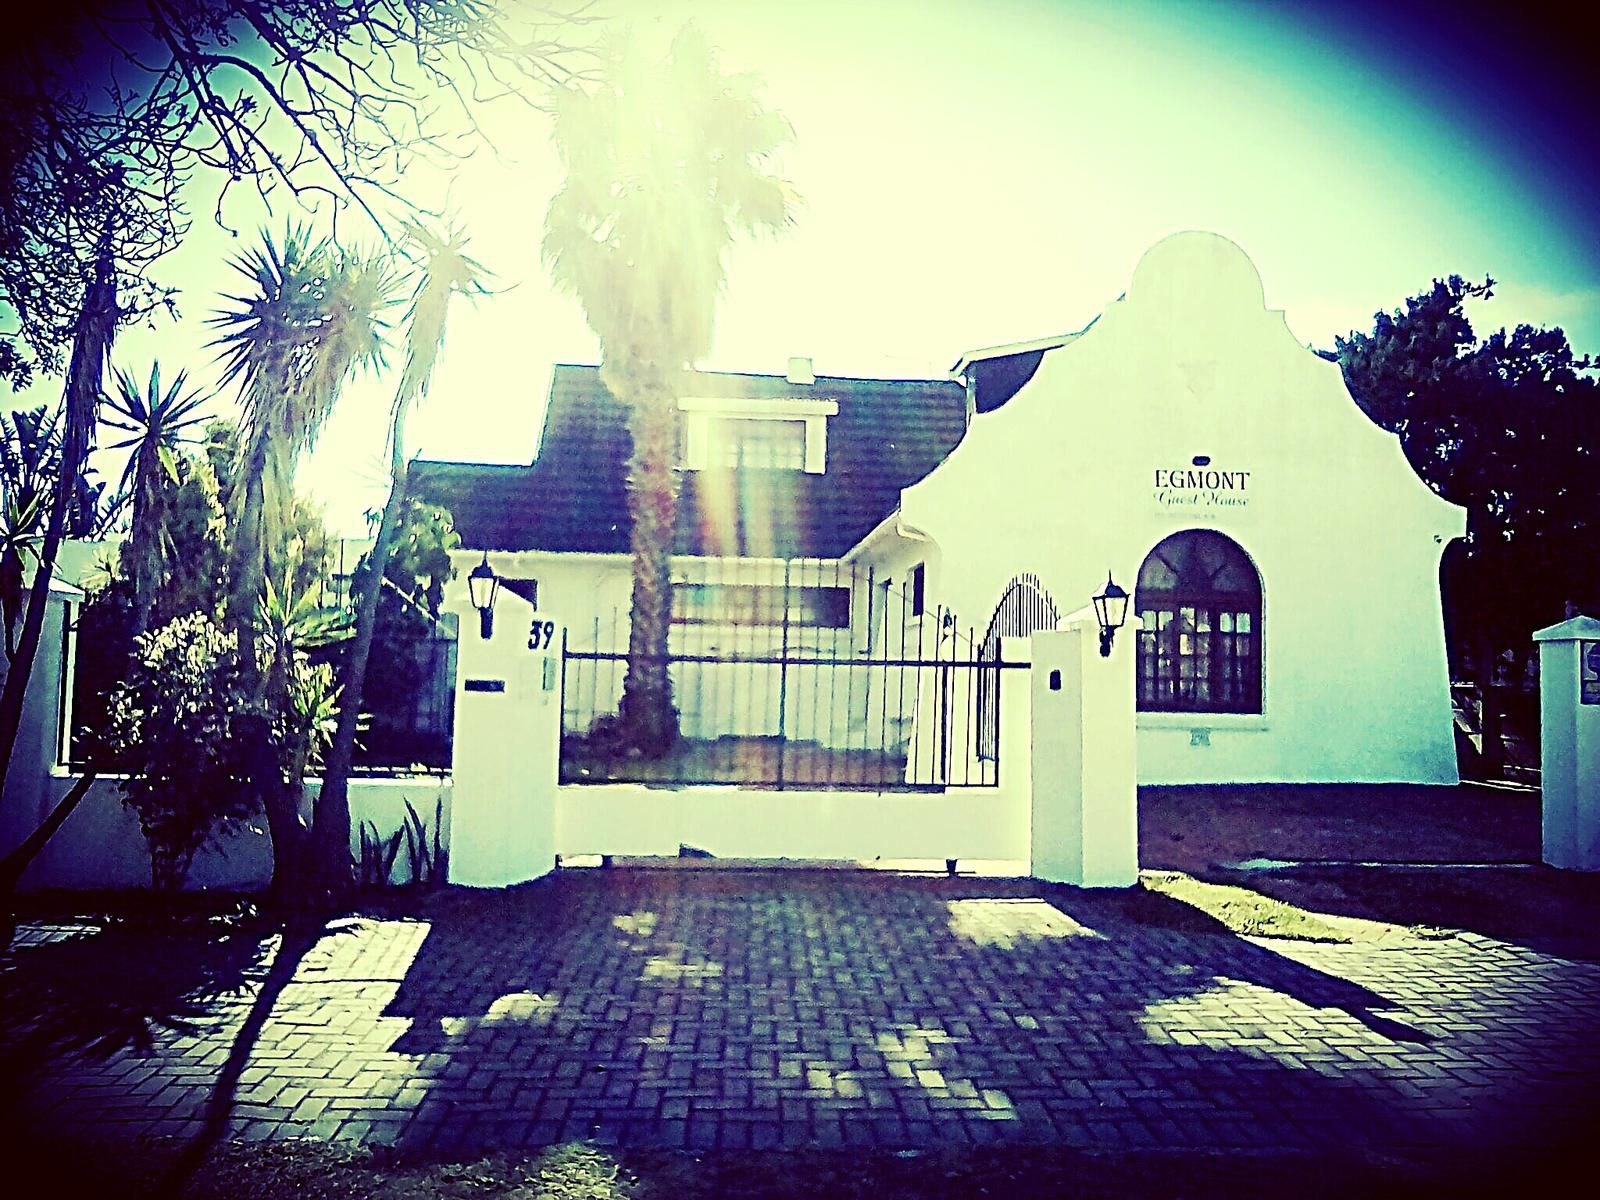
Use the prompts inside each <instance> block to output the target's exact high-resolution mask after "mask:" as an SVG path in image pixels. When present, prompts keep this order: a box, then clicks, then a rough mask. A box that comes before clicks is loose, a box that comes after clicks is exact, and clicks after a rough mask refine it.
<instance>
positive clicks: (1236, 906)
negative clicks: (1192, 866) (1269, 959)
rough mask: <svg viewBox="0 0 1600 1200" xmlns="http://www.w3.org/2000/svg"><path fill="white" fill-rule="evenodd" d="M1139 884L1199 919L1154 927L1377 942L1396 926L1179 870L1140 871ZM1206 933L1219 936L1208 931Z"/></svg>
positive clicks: (1326, 940)
mask: <svg viewBox="0 0 1600 1200" xmlns="http://www.w3.org/2000/svg"><path fill="white" fill-rule="evenodd" d="M1139 886H1140V888H1141V890H1143V891H1144V892H1146V893H1148V894H1151V895H1153V896H1159V897H1164V898H1165V899H1167V900H1175V901H1177V902H1178V903H1180V904H1182V905H1185V906H1187V907H1188V908H1190V909H1192V910H1194V911H1195V913H1196V914H1197V916H1198V918H1199V920H1197V921H1195V922H1193V923H1183V922H1182V915H1181V913H1180V915H1179V921H1178V922H1174V921H1171V920H1161V919H1160V918H1159V917H1158V918H1157V919H1156V921H1155V922H1154V923H1157V924H1168V925H1174V924H1181V925H1182V927H1184V928H1188V929H1191V930H1197V931H1200V930H1202V927H1210V926H1211V923H1212V922H1215V923H1216V924H1217V925H1221V926H1223V927H1224V928H1225V929H1226V930H1227V931H1228V932H1229V933H1233V934H1237V935H1239V936H1240V937H1267V938H1286V939H1291V940H1294V941H1301V942H1336V943H1351V942H1373V941H1377V940H1379V939H1380V938H1383V937H1386V936H1390V935H1393V934H1394V933H1395V932H1396V931H1397V930H1399V929H1400V928H1401V927H1400V926H1396V925H1390V924H1386V923H1383V922H1378V921H1367V920H1360V919H1357V918H1354V917H1341V916H1335V915H1333V914H1331V913H1320V912H1312V911H1310V910H1308V909H1304V908H1300V907H1298V906H1296V905H1294V904H1291V903H1289V902H1288V901H1286V900H1278V899H1275V898H1274V897H1272V896H1264V895H1262V894H1261V893H1260V892H1256V891H1252V890H1250V889H1249V888H1245V887H1237V886H1234V885H1232V884H1225V883H1208V882H1206V881H1205V880H1202V879H1196V878H1194V876H1192V875H1185V874H1184V873H1183V872H1182V871H1141V872H1139ZM1163 907H1166V906H1163ZM1146 915H1148V914H1139V917H1140V918H1141V919H1142V918H1143V917H1144V916H1146ZM1211 931H1212V932H1221V931H1220V930H1216V929H1214V928H1212V929H1211Z"/></svg>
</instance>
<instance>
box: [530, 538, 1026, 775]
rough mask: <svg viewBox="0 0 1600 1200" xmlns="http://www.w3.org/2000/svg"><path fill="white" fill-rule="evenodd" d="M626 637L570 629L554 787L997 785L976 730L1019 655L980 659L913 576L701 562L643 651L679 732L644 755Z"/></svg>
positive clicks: (994, 744) (596, 626)
mask: <svg viewBox="0 0 1600 1200" xmlns="http://www.w3.org/2000/svg"><path fill="white" fill-rule="evenodd" d="M627 633H628V626H627V620H626V617H625V615H624V614H623V613H622V612H620V611H617V612H613V613H611V614H609V616H608V617H607V618H606V619H604V620H602V619H601V618H599V617H596V618H595V619H593V621H592V622H591V623H590V625H589V627H588V628H584V627H583V626H582V625H581V624H575V625H574V626H573V627H572V628H570V629H569V631H568V634H567V644H566V646H565V648H564V658H565V667H566V670H565V672H564V676H563V678H564V683H563V694H562V753H561V778H562V781H563V782H566V783H586V782H623V781H627V782H644V783H660V784H730V785H738V786H742V787H766V788H790V789H795V788H804V789H861V790H871V791H886V790H912V791H916V790H942V789H944V788H950V787H975V786H994V785H996V784H997V783H998V782H999V777H1000V769H1001V764H1000V755H999V741H998V738H997V737H990V736H988V734H987V733H985V730H987V729H989V728H990V725H994V724H995V723H997V721H998V698H999V694H1000V688H1001V687H1002V686H1026V680H1025V677H1023V676H1016V675H1015V669H1016V668H1025V667H1026V666H1027V664H1026V663H1020V662H1005V661H1002V660H1001V659H1000V657H999V655H998V653H993V654H988V655H985V654H984V653H982V650H983V647H982V646H981V645H980V644H979V643H978V641H977V640H976V639H975V637H974V631H973V630H972V629H971V628H970V627H967V628H962V627H960V626H959V625H958V624H957V621H956V619H955V616H954V614H953V613H951V612H950V611H948V610H947V609H945V608H944V607H943V606H940V605H936V604H930V603H928V602H927V598H926V595H925V589H924V588H923V586H922V582H921V573H920V571H917V570H914V571H912V572H911V573H909V575H908V576H906V577H904V578H901V579H895V580H891V579H888V578H885V577H883V576H882V575H881V574H880V573H879V572H878V571H877V570H876V569H875V568H867V569H865V570H855V569H853V568H852V567H851V566H850V565H849V564H840V563H835V562H827V561H818V560H815V559H795V560H788V561H781V562H772V563H766V564H761V563H737V564H734V563H720V562H712V563H705V564H700V565H699V569H698V570H697V573H695V574H694V575H693V576H692V577H689V578H684V579H681V580H679V581H677V582H676V583H675V585H674V593H673V621H672V627H671V635H670V637H669V644H668V647H667V653H666V654H665V655H664V656H661V657H659V658H652V659H651V660H650V661H652V662H661V661H665V662H666V663H667V666H668V671H669V675H670V677H671V679H672V684H673V695H674V701H675V704H676V706H677V708H678V711H679V727H680V737H679V740H678V743H677V745H676V746H674V747H673V749H672V751H671V752H670V753H669V754H667V755H666V756H664V757H663V758H660V759H657V760H646V759H643V758H640V757H638V756H636V755H630V753H629V752H628V750H627V749H626V738H625V736H624V735H623V731H622V729H621V727H620V725H619V723H618V719H617V717H616V712H617V706H618V702H619V700H620V697H621V693H622V687H623V680H624V678H625V676H626V673H627V669H628V664H629V655H628V651H627ZM1008 675H1012V676H1015V678H1014V682H1013V681H1006V677H1007V676H1008ZM1003 681H1004V682H1003ZM991 710H992V713H991ZM995 727H996V728H997V725H995Z"/></svg>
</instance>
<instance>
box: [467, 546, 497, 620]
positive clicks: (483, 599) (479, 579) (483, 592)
mask: <svg viewBox="0 0 1600 1200" xmlns="http://www.w3.org/2000/svg"><path fill="white" fill-rule="evenodd" d="M467 595H468V596H470V597H471V598H472V607H473V608H475V609H477V610H478V635H479V636H480V637H482V638H484V639H485V640H488V638H489V637H490V636H491V635H492V634H493V633H494V602H495V599H496V598H497V597H498V596H499V595H500V576H498V575H496V574H495V573H494V568H493V567H491V566H490V565H489V552H488V551H487V550H485V551H484V552H483V561H482V562H481V563H479V564H478V565H477V566H475V567H473V568H472V570H471V571H470V572H468V573H467Z"/></svg>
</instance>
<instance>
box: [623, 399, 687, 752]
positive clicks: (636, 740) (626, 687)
mask: <svg viewBox="0 0 1600 1200" xmlns="http://www.w3.org/2000/svg"><path fill="white" fill-rule="evenodd" d="M630 399H631V400H632V405H631V407H630V411H631V414H632V419H631V421H630V425H631V428H632V433H633V456H632V458H631V459H630V460H629V463H628V509H629V515H630V517H631V519H632V531H631V534H630V538H629V543H630V545H629V548H630V550H631V551H632V554H633V603H632V608H631V611H630V613H629V619H628V671H627V674H626V675H625V676H624V677H623V680H622V704H621V706H620V708H619V710H618V715H619V717H620V718H621V720H622V727H623V730H624V733H625V736H626V737H627V738H628V741H629V743H630V745H632V746H634V747H636V748H637V749H638V750H639V751H640V752H641V753H643V754H644V755H645V756H646V757H649V758H659V757H661V756H662V755H664V754H665V753H666V752H667V751H668V750H669V749H670V748H671V747H672V744H673V742H675V741H676V740H677V738H678V713H677V710H676V709H675V708H674V707H673V704H672V679H671V677H670V676H669V674H668V673H667V637H668V634H669V633H670V631H671V622H672V574H671V568H672V544H673V533H674V528H675V525H676V520H677V511H678V474H677V456H678V414H677V407H676V406H677V396H676V395H675V394H674V391H673V389H672V388H671V387H670V386H668V385H667V383H666V381H664V380H651V381H650V382H649V383H647V384H646V385H645V386H643V387H640V388H638V389H636V390H635V391H634V394H633V395H632V396H631V397H630Z"/></svg>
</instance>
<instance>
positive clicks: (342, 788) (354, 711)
mask: <svg viewBox="0 0 1600 1200" xmlns="http://www.w3.org/2000/svg"><path fill="white" fill-rule="evenodd" d="M409 407H410V404H409V401H404V400H402V401H401V402H398V403H396V405H395V411H394V421H393V424H392V425H391V426H390V429H389V477H390V483H389V499H388V500H387V501H386V502H385V503H384V506H383V519H382V520H381V521H380V522H379V523H378V539H377V541H376V542H374V543H373V546H372V554H371V557H369V558H368V560H367V562H368V571H369V576H368V585H367V589H366V591H364V592H363V593H362V594H361V601H360V604H359V605H358V607H357V608H356V628H355V636H354V637H353V638H352V639H351V642H350V650H349V653H348V655H347V656H346V658H345V660H344V667H343V670H342V671H341V672H340V680H339V723H338V725H337V726H336V727H335V729H334V733H333V744H332V745H331V746H329V747H328V753H327V755H326V756H325V757H324V760H323V772H322V791H321V792H320V793H318V795H317V809H316V819H315V821H314V822H313V824H312V836H313V839H314V841H315V847H316V855H317V863H318V867H319V869H320V871H321V875H322V881H323V885H324V886H325V887H326V888H328V889H329V890H330V891H331V892H333V893H334V894H335V895H337V894H339V893H340V892H343V891H345V890H346V889H348V888H349V886H350V884H351V878H352V876H351V862H350V764H351V760H352V758H353V757H354V755H355V744H356V722H357V720H358V719H359V718H360V716H361V700H362V696H361V693H362V690H363V689H364V688H365V686H366V682H367V659H368V658H369V657H370V656H371V654H372V639H373V635H374V634H375V633H376V631H377V628H378V601H379V599H380V598H381V597H382V595H383V572H384V568H385V566H387V565H388V562H389V552H390V550H391V549H392V548H393V546H394V541H395V535H396V533H397V532H398V531H399V528H400V514H401V512H402V511H404V509H405V503H406V462H405V449H404V447H405V424H406V409H407V408H409Z"/></svg>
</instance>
